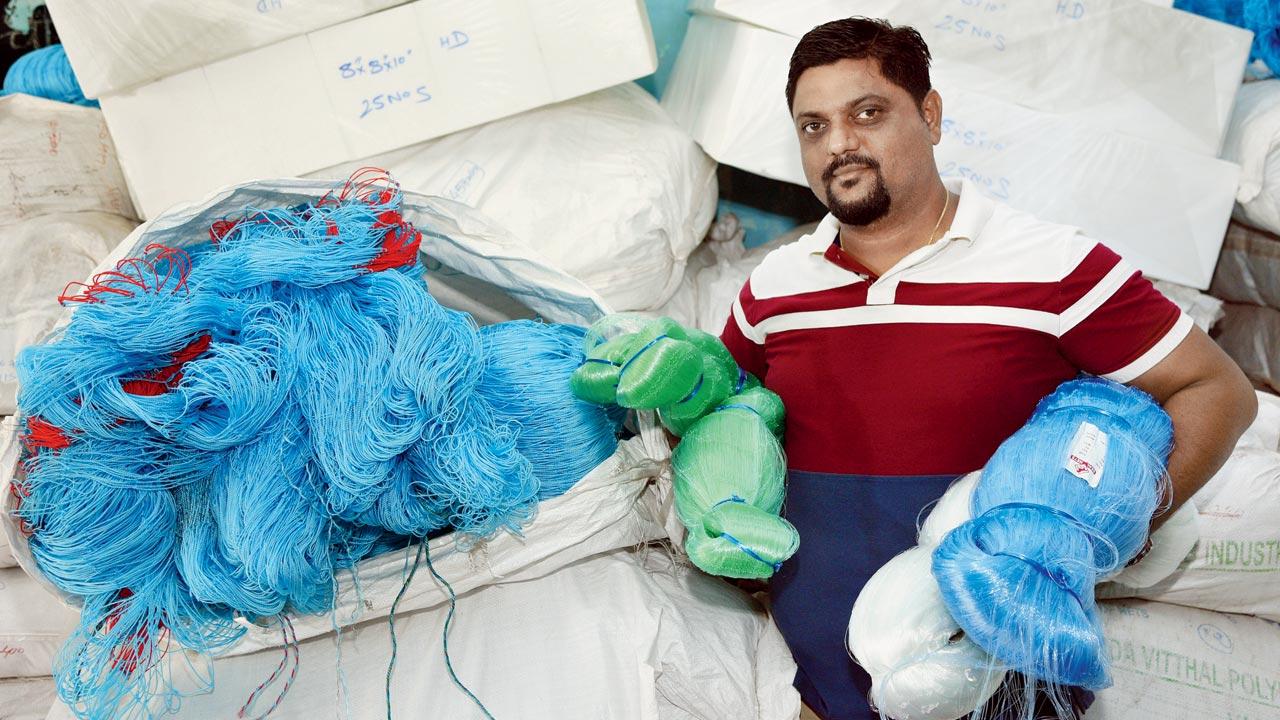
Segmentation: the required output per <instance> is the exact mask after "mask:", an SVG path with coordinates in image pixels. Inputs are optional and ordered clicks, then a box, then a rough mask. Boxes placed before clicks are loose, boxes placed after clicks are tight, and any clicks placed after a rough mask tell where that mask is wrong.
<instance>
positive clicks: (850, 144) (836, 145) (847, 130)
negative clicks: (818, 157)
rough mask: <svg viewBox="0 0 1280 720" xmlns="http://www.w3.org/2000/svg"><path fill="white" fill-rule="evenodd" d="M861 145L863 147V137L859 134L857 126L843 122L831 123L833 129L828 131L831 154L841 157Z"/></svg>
mask: <svg viewBox="0 0 1280 720" xmlns="http://www.w3.org/2000/svg"><path fill="white" fill-rule="evenodd" d="M860 147H862V138H861V137H860V136H859V135H858V131H857V128H854V127H852V126H850V125H848V124H846V123H841V122H836V123H832V124H831V131H830V132H829V133H827V152H828V153H829V154H831V155H833V156H835V157H840V156H841V155H844V154H846V153H850V152H853V151H855V150H857V149H858V148H860Z"/></svg>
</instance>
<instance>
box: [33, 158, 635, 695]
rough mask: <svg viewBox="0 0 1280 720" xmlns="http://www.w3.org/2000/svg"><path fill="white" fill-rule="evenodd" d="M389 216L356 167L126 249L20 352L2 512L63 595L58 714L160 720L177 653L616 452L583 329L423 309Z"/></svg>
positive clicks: (472, 538)
mask: <svg viewBox="0 0 1280 720" xmlns="http://www.w3.org/2000/svg"><path fill="white" fill-rule="evenodd" d="M402 201H403V200H402V195H401V193H400V191H399V189H398V186H397V185H396V184H395V183H394V182H393V181H392V180H391V179H390V178H389V177H388V176H386V175H385V173H381V172H380V171H362V172H360V173H357V174H356V175H355V176H353V177H352V179H351V180H350V181H348V183H347V184H346V185H345V186H344V187H343V188H341V189H340V190H339V191H336V192H334V193H331V194H329V195H327V196H325V197H323V198H320V199H319V200H316V201H314V202H312V203H308V204H305V205H302V206H295V207H288V208H261V209H251V210H246V211H245V213H244V214H243V215H242V216H239V217H234V218H226V219H224V220H222V221H219V222H217V223H214V226H213V227H212V228H203V229H198V230H193V232H199V233H201V234H205V233H207V235H208V238H209V239H208V241H207V242H204V243H202V244H199V245H197V246H195V247H193V248H191V249H190V252H184V251H179V250H174V249H171V248H167V247H161V246H149V247H147V248H146V249H145V252H144V253H143V255H142V256H141V257H138V258H131V259H128V260H125V261H122V262H121V263H119V264H118V266H117V267H116V268H115V269H114V270H111V271H109V272H104V273H100V274H99V275H97V276H96V277H94V278H93V279H92V281H91V282H89V283H85V284H80V283H73V284H72V285H69V286H68V288H67V290H66V291H64V294H63V296H62V297H61V298H60V299H61V300H62V301H63V302H64V303H68V304H73V305H75V306H76V307H75V312H74V313H72V315H71V317H70V321H69V323H67V324H66V325H65V326H64V327H63V328H62V329H60V330H59V331H58V332H57V333H55V334H54V335H53V336H52V337H51V338H49V339H48V340H47V341H46V342H45V343H43V344H41V345H38V346H34V347H31V348H28V349H26V350H24V351H23V353H22V354H21V356H20V358H19V360H18V372H19V379H20V383H21V391H20V395H19V407H20V408H21V411H22V413H23V416H24V423H25V425H24V432H23V434H22V436H21V440H22V443H23V448H24V450H23V457H22V460H21V463H20V469H19V473H18V474H17V476H16V477H15V480H14V483H13V488H12V491H13V493H14V494H15V496H16V497H17V502H16V503H15V505H16V510H15V513H14V514H15V518H16V520H17V522H18V523H19V527H20V529H21V530H22V531H23V532H24V533H25V534H27V535H28V536H29V545H30V549H31V553H32V556H33V557H34V559H35V562H36V564H37V566H38V567H39V570H40V571H41V573H43V575H44V576H45V577H46V578H48V579H49V581H50V582H52V583H53V584H54V585H55V586H57V587H58V588H59V589H61V590H63V591H64V592H67V593H70V594H72V595H75V596H78V597H80V598H82V599H83V608H84V609H83V614H82V621H81V625H80V628H79V630H78V631H77V632H76V633H75V634H74V635H73V636H72V638H71V639H70V640H69V641H68V643H67V645H66V647H65V648H64V649H63V651H62V653H61V654H60V656H59V658H58V660H57V663H56V666H55V674H56V676H57V678H58V686H59V691H60V695H61V697H62V699H63V700H64V701H65V702H66V703H67V704H68V705H69V706H70V707H71V708H72V709H73V710H74V711H75V712H76V713H77V715H79V716H80V717H83V718H108V717H111V718H115V717H131V716H132V717H151V716H155V715H159V714H163V713H165V712H168V711H172V710H174V709H175V708H177V707H178V703H179V701H180V697H179V695H180V693H179V692H178V691H177V690H176V689H175V686H174V684H173V683H172V682H170V665H171V664H172V663H173V662H175V661H176V660H175V658H179V659H181V662H183V663H184V664H188V665H189V664H190V659H189V658H190V655H189V654H183V653H180V652H178V651H179V650H181V649H183V648H185V649H187V650H192V651H196V653H197V654H198V655H197V657H200V656H202V657H205V658H208V657H210V656H211V655H213V654H216V653H217V652H219V651H220V650H222V649H224V648H226V647H228V646H230V645H231V644H233V643H235V642H236V641H237V640H238V639H239V637H240V634H241V632H243V631H242V630H241V625H240V624H239V623H238V622H237V620H238V619H240V618H244V619H248V620H250V621H253V622H258V623H262V622H265V621H267V620H269V619H272V618H275V617H277V616H279V617H280V618H281V625H282V626H284V624H285V623H284V616H285V615H287V614H289V613H323V612H327V611H329V610H331V609H332V608H333V606H334V591H335V571H336V570H337V569H340V568H344V567H350V566H351V565H353V564H354V563H356V562H358V561H359V560H360V559H361V558H363V557H365V556H367V555H368V554H369V553H371V552H375V551H377V550H378V549H379V548H385V547H387V546H388V545H389V544H393V545H395V546H398V547H400V548H403V547H404V542H405V538H406V537H408V538H423V537H426V536H427V535H429V534H430V535H435V534H440V533H444V532H453V533H455V534H456V536H457V537H458V539H459V540H460V541H462V542H466V543H471V542H476V541H478V540H479V539H483V538H487V537H490V536H492V535H494V534H495V533H498V532H502V531H509V532H515V533H519V532H520V531H521V528H522V527H523V526H524V525H525V524H527V523H528V522H529V521H530V520H531V519H532V518H533V517H534V514H535V512H536V509H537V503H538V502H539V500H541V499H546V498H549V497H553V496H555V495H558V494H561V493H563V492H566V491H567V490H569V489H570V488H571V487H572V486H573V485H574V483H576V482H577V481H578V480H580V479H581V478H582V477H583V476H585V475H586V474H587V473H588V472H590V470H591V469H592V468H594V467H595V466H596V465H598V464H599V463H601V462H602V461H604V460H605V459H606V458H607V457H608V456H609V455H611V454H612V453H613V452H614V451H615V450H616V447H617V432H618V429H619V426H620V424H621V420H622V418H621V417H620V416H619V415H618V414H617V413H614V412H608V411H606V410H604V409H601V408H599V407H597V406H593V405H590V404H587V403H583V402H581V401H579V400H577V399H576V398H574V396H573V394H572V392H571V391H570V388H569V376H570V374H571V373H572V372H573V370H574V369H575V368H576V367H577V366H578V365H579V364H580V363H581V359H582V350H581V347H582V338H583V334H584V332H585V331H584V329H583V328H580V327H574V326H566V325H555V324H546V323H536V322H528V321H523V322H513V323H503V324H499V325H496V326H491V327H488V328H485V329H484V330H481V329H479V328H477V327H476V325H475V323H474V322H473V321H472V319H471V318H470V316H468V315H466V314H465V313H461V312H457V311H454V310H450V309H448V308H445V307H443V306H441V305H440V304H439V303H437V302H436V301H435V299H434V298H432V296H431V295H430V294H429V293H428V292H427V286H426V283H425V281H424V280H423V271H422V268H421V266H420V265H419V264H418V256H419V246H420V242H421V237H422V236H421V234H420V233H419V231H418V230H417V229H416V228H415V227H413V225H412V224H410V223H409V222H407V221H406V220H405V218H404V217H403V215H402ZM209 682H210V683H211V682H212V677H209Z"/></svg>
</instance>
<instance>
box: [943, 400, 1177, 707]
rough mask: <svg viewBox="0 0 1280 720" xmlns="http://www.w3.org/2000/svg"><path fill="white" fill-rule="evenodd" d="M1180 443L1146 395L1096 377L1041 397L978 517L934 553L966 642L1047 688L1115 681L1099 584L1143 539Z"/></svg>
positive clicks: (994, 465)
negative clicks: (1100, 611) (1100, 608)
mask: <svg viewBox="0 0 1280 720" xmlns="http://www.w3.org/2000/svg"><path fill="white" fill-rule="evenodd" d="M1172 443H1173V426H1172V423H1171V421H1170V420H1169V416H1168V415H1167V414H1165V412H1164V410H1163V409H1162V408H1161V407H1160V405H1159V404H1157V403H1156V401H1155V400H1154V399H1152V398H1151V397H1150V396H1149V395H1147V394H1146V393H1143V392H1142V391H1141V390H1137V389H1133V388H1128V387H1125V386H1123V385H1118V384H1116V383H1113V382H1110V381H1107V380H1102V379H1098V378H1090V379H1081V380H1074V381H1071V382H1068V383H1065V384H1063V385H1062V386H1061V387H1059V388H1058V389H1057V390H1056V391H1055V392H1054V393H1053V394H1052V395H1050V396H1048V397H1047V398H1045V399H1044V400H1042V401H1041V402H1040V404H1039V405H1038V406H1037V408H1036V410H1035V413H1034V414H1033V415H1032V417H1031V419H1030V420H1029V421H1028V422H1027V424H1026V426H1024V427H1023V428H1022V429H1021V430H1019V431H1018V432H1017V433H1015V434H1014V435H1013V436H1012V437H1010V438H1009V439H1008V440H1006V441H1005V442H1004V444H1002V445H1001V446H1000V448H999V449H998V450H997V451H996V453H995V455H994V456H993V457H992V458H991V460H990V462H988V463H987V466H986V467H985V468H984V469H983V471H982V477H981V479H980V480H979V482H978V485H977V488H976V489H975V491H974V495H973V501H972V511H973V516H972V517H973V519H971V520H969V521H967V522H965V523H964V524H962V525H960V526H959V527H957V528H956V529H955V530H953V531H952V532H951V533H950V534H948V535H947V536H946V537H945V538H944V539H943V540H942V542H941V543H940V544H939V546H938V547H937V549H936V550H935V551H934V554H933V574H934V576H935V578H936V579H937V581H938V586H939V589H940V590H941V591H942V596H943V600H944V601H945V602H946V605H947V607H948V608H949V609H950V611H951V614H952V616H953V617H954V618H955V620H956V622H957V623H958V624H959V625H960V626H961V627H962V628H963V629H964V631H965V632H966V633H967V634H968V635H969V637H970V639H972V640H973V641H974V642H976V643H977V644H978V645H979V646H981V647H982V648H983V649H984V650H986V651H987V652H988V653H990V654H991V655H992V656H994V657H995V658H996V659H997V660H999V661H1000V662H1001V663H1003V664H1004V665H1005V666H1008V667H1012V668H1014V669H1016V670H1019V671H1021V672H1023V673H1024V674H1026V675H1029V676H1031V677H1033V678H1035V679H1037V680H1042V681H1045V682H1047V683H1049V684H1051V685H1056V686H1068V685H1070V686H1080V687H1085V688H1089V689H1099V688H1103V687H1107V686H1108V685H1110V672H1109V665H1108V657H1107V650H1106V643H1105V641H1104V638H1103V633H1102V625H1101V620H1100V617H1099V614H1098V609H1097V607H1096V604H1095V600H1094V585H1095V584H1096V583H1097V582H1098V580H1099V579H1100V578H1103V577H1105V576H1107V575H1109V574H1111V573H1113V572H1115V571H1117V570H1118V569H1120V568H1122V567H1123V566H1124V565H1125V564H1126V563H1127V562H1128V561H1129V560H1131V559H1132V558H1133V557H1134V556H1135V555H1136V554H1137V553H1138V552H1139V551H1140V550H1141V549H1142V547H1143V545H1144V543H1145V542H1146V538H1147V532H1148V527H1149V525H1150V523H1151V517H1152V515H1153V513H1154V512H1155V511H1156V510H1157V508H1158V505H1159V503H1160V501H1161V498H1162V497H1163V494H1164V487H1165V485H1164V483H1165V482H1166V481H1167V478H1166V475H1165V463H1166V462H1167V460H1168V456H1169V452H1170V450H1171V449H1172Z"/></svg>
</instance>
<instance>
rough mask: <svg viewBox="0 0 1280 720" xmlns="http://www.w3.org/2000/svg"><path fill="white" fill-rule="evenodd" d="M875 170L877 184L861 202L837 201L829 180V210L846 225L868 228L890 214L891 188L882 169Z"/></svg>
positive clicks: (876, 168)
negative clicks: (887, 185)
mask: <svg viewBox="0 0 1280 720" xmlns="http://www.w3.org/2000/svg"><path fill="white" fill-rule="evenodd" d="M874 169H875V184H874V185H872V187H871V193H870V194H869V195H867V196H866V197H864V198H862V199H861V200H857V201H854V202H844V201H842V200H837V199H836V194H835V191H834V189H833V188H832V181H831V180H827V209H828V210H830V211H831V214H832V215H834V216H835V218H836V219H837V220H839V221H840V222H841V223H842V224H844V225H855V226H859V227H862V226H866V225H870V224H871V223H873V222H875V221H877V220H879V219H880V218H882V217H884V216H885V215H888V214H889V205H890V202H891V201H890V198H889V188H887V187H885V185H884V176H883V175H881V174H880V168H879V167H878V166H877V167H875V168H874Z"/></svg>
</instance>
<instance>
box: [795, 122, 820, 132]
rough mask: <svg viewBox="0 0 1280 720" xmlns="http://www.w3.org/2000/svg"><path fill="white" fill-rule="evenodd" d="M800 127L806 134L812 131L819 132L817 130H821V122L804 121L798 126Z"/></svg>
mask: <svg viewBox="0 0 1280 720" xmlns="http://www.w3.org/2000/svg"><path fill="white" fill-rule="evenodd" d="M800 129H801V130H802V131H803V132H804V133H805V134H806V135H812V134H814V133H816V132H819V131H821V130H822V123H820V122H808V123H805V124H804V125H801V126H800Z"/></svg>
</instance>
